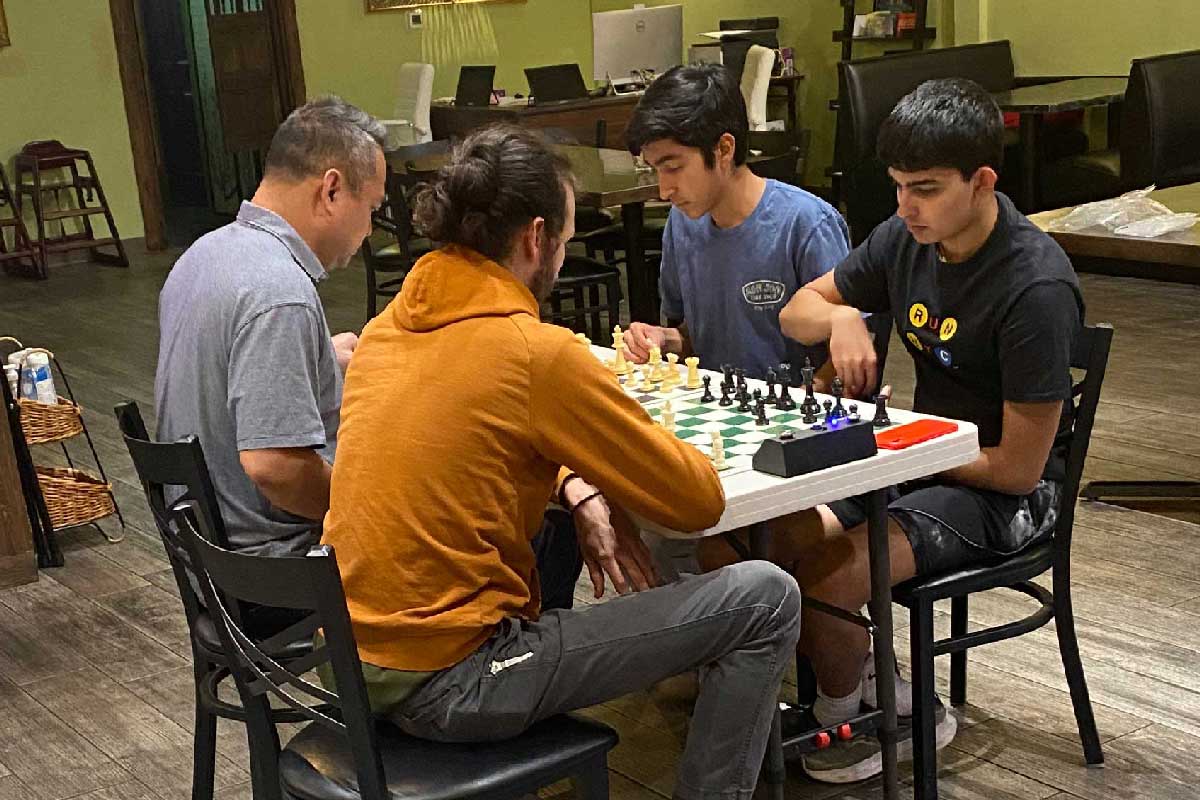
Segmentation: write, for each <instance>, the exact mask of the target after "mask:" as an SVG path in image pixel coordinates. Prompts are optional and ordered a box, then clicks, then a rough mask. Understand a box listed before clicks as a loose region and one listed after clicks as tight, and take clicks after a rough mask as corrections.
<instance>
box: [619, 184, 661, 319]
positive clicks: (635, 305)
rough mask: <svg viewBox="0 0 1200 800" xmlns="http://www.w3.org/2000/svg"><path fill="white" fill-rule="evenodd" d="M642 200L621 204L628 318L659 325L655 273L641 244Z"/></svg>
mask: <svg viewBox="0 0 1200 800" xmlns="http://www.w3.org/2000/svg"><path fill="white" fill-rule="evenodd" d="M645 206H646V204H645V203H626V204H625V205H623V206H621V224H622V225H624V226H625V275H626V280H627V281H628V284H629V318H630V320H632V321H633V322H648V323H650V324H651V325H659V324H661V321H660V319H659V310H658V287H657V286H656V285H655V284H656V283H657V280H656V277H657V276H655V275H651V269H650V268H649V267H648V266H647V264H646V251H645V250H644V249H643V247H642V222H643V219H644V213H645Z"/></svg>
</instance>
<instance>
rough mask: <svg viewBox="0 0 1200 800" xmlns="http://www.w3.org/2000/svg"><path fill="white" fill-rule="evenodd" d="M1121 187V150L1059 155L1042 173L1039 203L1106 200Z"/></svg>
mask: <svg viewBox="0 0 1200 800" xmlns="http://www.w3.org/2000/svg"><path fill="white" fill-rule="evenodd" d="M1121 189H1122V187H1121V154H1120V153H1119V152H1118V151H1116V150H1100V151H1096V152H1090V153H1083V154H1082V155H1078V156H1071V157H1069V158H1060V159H1059V160H1057V161H1052V162H1050V163H1049V164H1047V165H1046V166H1045V168H1044V169H1043V170H1042V174H1041V186H1040V191H1041V197H1042V205H1044V206H1047V207H1049V208H1063V207H1065V206H1073V205H1078V204H1079V203H1087V202H1091V201H1093V200H1107V199H1108V198H1110V197H1116V196H1117V195H1119V194H1120V193H1121Z"/></svg>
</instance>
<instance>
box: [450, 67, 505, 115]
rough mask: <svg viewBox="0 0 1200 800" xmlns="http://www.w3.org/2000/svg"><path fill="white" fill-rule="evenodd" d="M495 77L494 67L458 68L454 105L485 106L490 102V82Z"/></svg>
mask: <svg viewBox="0 0 1200 800" xmlns="http://www.w3.org/2000/svg"><path fill="white" fill-rule="evenodd" d="M495 77H496V67H495V66H485V67H461V68H459V70H458V90H457V91H456V92H455V93H454V105H456V106H486V105H487V104H488V103H490V102H491V100H492V80H493V79H494V78H495Z"/></svg>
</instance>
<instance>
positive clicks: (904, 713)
mask: <svg viewBox="0 0 1200 800" xmlns="http://www.w3.org/2000/svg"><path fill="white" fill-rule="evenodd" d="M893 663H894V662H893ZM893 669H894V672H895V675H894V678H895V682H896V716H898V717H911V716H912V684H911V683H909V682H908V681H906V680H904V678H901V677H900V665H899V664H894V667H893ZM862 687H863V693H862V701H863V702H864V703H866V704H867V705H869V706H870V707H871V708H879V700H878V699H877V696H876V686H875V654H874V653H873V652H870V651H868V652H867V660H866V661H864V662H863V668H862Z"/></svg>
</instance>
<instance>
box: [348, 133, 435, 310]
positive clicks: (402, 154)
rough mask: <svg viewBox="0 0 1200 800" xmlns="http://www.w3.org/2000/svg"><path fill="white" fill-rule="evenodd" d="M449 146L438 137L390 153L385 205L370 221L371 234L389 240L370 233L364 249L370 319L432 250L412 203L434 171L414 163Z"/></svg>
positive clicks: (364, 241) (394, 294)
mask: <svg viewBox="0 0 1200 800" xmlns="http://www.w3.org/2000/svg"><path fill="white" fill-rule="evenodd" d="M450 147H451V144H450V142H449V141H447V140H444V139H439V140H436V141H432V142H422V143H420V144H414V145H407V146H405V147H400V148H397V149H396V150H393V151H391V153H390V154H389V159H388V163H389V166H388V173H387V178H386V185H385V196H384V201H383V206H382V207H381V208H380V209H379V211H377V212H376V213H374V214H372V215H371V223H372V226H373V231H372V236H373V235H374V233H375V231H378V232H381V233H383V234H384V235H385V236H386V237H387V239H389V240H390V241H388V243H387V244H384V245H382V246H377V244H376V242H374V241H372V236H368V237H367V238H366V239H364V240H363V244H362V250H361V252H362V257H363V266H364V267H365V268H366V273H367V319H368V320H370V319H374V318H375V315H376V314H378V313H379V299H380V298H384V299H386V300H390V299H391V298H393V297H395V296H396V294H397V293H398V292H399V291H400V287H401V286H402V285H403V283H404V278H405V277H406V276H407V275H408V273H409V270H411V269H412V268H413V264H415V263H416V262H417V259H419V258H420V257H421V256H423V255H425V254H426V253H428V252H429V251H430V250H432V249H433V243H432V242H430V241H429V239H427V238H425V237H424V236H423V235H422V234H421V233H420V232H419V231H417V230H416V228H415V226H414V225H413V218H412V205H411V203H410V200H411V196H412V194H413V192H414V191H415V189H416V187H417V184H419V183H421V182H422V181H423V180H426V179H427V176H428V175H429V174H431V173H428V172H422V171H420V170H418V169H416V167H415V166H414V165H415V164H416V163H418V162H420V161H421V160H423V159H430V158H436V157H438V156H442V155H445V154H446V153H447V152H448V151H449V150H450ZM397 162H398V163H401V164H403V165H404V167H405V168H404V169H400V170H397V169H393V168H392V166H391V164H394V163H397Z"/></svg>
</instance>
